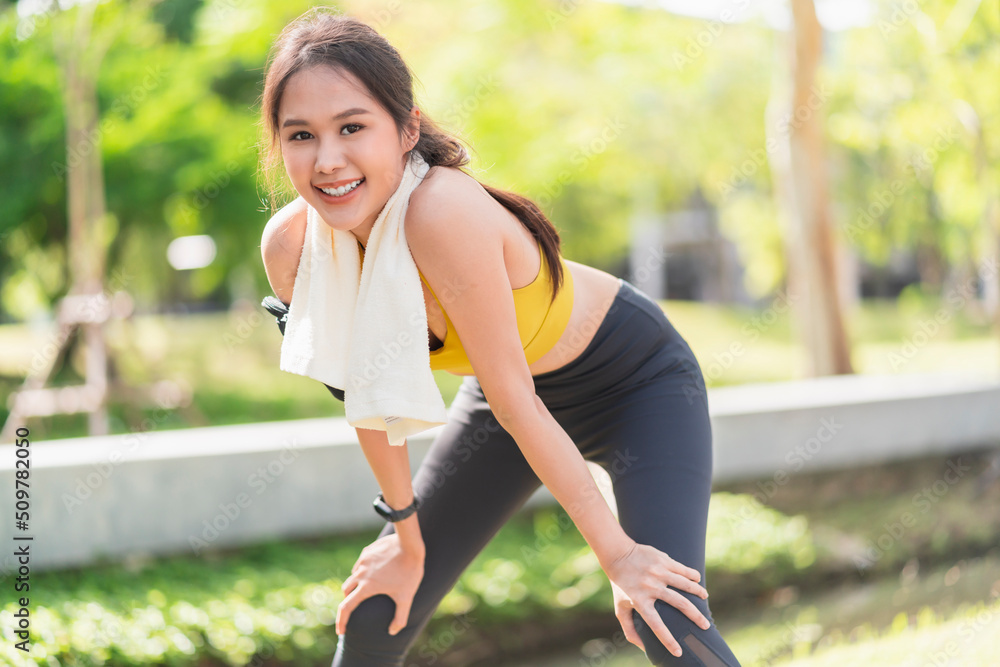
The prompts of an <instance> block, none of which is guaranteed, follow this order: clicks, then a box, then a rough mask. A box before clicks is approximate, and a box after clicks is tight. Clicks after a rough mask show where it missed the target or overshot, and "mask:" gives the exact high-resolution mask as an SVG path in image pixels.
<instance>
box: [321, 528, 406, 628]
mask: <svg viewBox="0 0 1000 667" xmlns="http://www.w3.org/2000/svg"><path fill="white" fill-rule="evenodd" d="M423 578H424V553H421V552H417V553H415V552H413V551H407V550H406V549H404V548H403V547H402V546H401V544H400V541H399V534H398V533H387V534H385V535H383V536H382V537H380V538H378V539H377V540H375V541H374V542H372V543H371V544H369V545H368V546H367V547H365V548H364V549H362V550H361V555H360V556H359V557H358V561H357V562H356V563H355V564H354V567H353V568H352V569H351V575H350V576H349V577H347V579H345V580H344V583H343V585H342V586H341V590H342V591H343V592H344V595H345V596H346V597H345V598H344V600H343V601H342V602H341V603H340V606H338V607H337V634H338V635H342V634H344V633H345V632H346V631H347V619H348V618H349V617H350V615H351V612H352V611H354V608H355V607H357V606H358V605H359V604H360V603H361V601H362V600H365V599H366V598H370V597H371V596H373V595H378V594H380V593H382V594H385V595H388V596H389V597H391V598H392V599H393V601H395V603H396V615H395V616H394V617H393V619H392V622H391V623H390V624H389V628H388V632H389V634H390V635H395V634H396V633H397V632H399V631H400V630H402V629H403V628H404V627H406V625H407V623H409V617H410V606H411V605H412V604H413V597H414V596H415V595H416V594H417V588H419V587H420V581H421V580H422V579H423Z"/></svg>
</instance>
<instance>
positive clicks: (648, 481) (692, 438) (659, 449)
mask: <svg viewBox="0 0 1000 667" xmlns="http://www.w3.org/2000/svg"><path fill="white" fill-rule="evenodd" d="M608 414H609V415H612V417H610V418H609V422H610V423H609V426H608V428H607V430H606V431H605V432H604V437H605V439H606V442H605V446H604V447H602V448H600V451H601V452H602V453H601V455H600V456H599V457H598V458H596V459H595V460H596V462H597V463H598V464H599V465H601V466H602V467H603V468H604V469H605V470H607V471H608V474H609V475H610V477H611V482H612V486H613V490H614V496H615V503H616V505H617V507H618V516H619V521H620V523H621V525H622V529H623V530H624V531H625V533H626V534H628V535H629V537H631V538H632V539H634V540H635V541H636V542H639V543H641V544H649V545H651V546H654V547H656V548H657V549H659V550H660V551H663V552H664V553H666V554H667V555H669V556H670V557H671V558H673V559H674V560H676V561H678V562H680V563H682V564H684V565H687V566H689V567H692V568H694V569H696V570H698V571H699V572H700V573H701V582H702V585H704V586H705V588H706V589H708V591H709V593H710V594H711V590H712V589H711V587H710V586H709V582H707V581H706V580H705V537H706V528H707V523H708V505H709V499H710V497H711V486H712V427H711V422H710V419H709V413H708V404H707V401H701V400H699V401H691V400H690V397H689V396H688V395H686V394H685V393H684V392H683V391H682V388H679V387H678V385H677V383H676V382H673V381H670V378H665V380H664V381H663V382H651V383H648V384H644V385H642V386H640V387H637V388H636V389H635V390H634V391H632V392H629V393H627V394H625V395H623V396H622V397H620V398H618V399H616V400H615V402H614V405H613V406H609V408H608ZM675 590H676V589H675ZM676 592H678V593H680V594H681V595H683V596H684V597H686V598H687V599H688V600H690V601H691V602H692V603H694V605H695V606H696V607H697V608H698V609H700V610H701V612H702V613H703V614H704V615H705V617H706V618H707V619H708V620H709V621H710V622H711V626H710V627H709V628H708V629H707V630H702V629H701V628H699V627H698V626H697V625H695V624H694V622H693V621H691V620H690V619H689V618H688V617H687V616H686V615H685V614H684V613H683V612H682V611H681V610H679V609H677V608H676V607H674V606H673V605H672V604H669V603H667V602H665V601H663V600H658V601H657V602H656V603H655V605H654V606H655V608H656V610H657V612H659V615H660V617H661V618H662V619H663V621H664V623H665V624H666V626H667V628H668V629H669V630H670V632H671V634H672V635H673V636H674V638H675V639H676V640H677V641H678V643H679V644H680V645H681V649H682V655H681V657H680V658H678V657H675V656H674V655H672V654H671V653H670V652H669V651H667V649H666V648H665V647H664V646H663V645H662V643H661V642H660V641H659V640H658V639H657V638H656V635H655V634H654V633H653V631H652V629H651V628H650V627H649V625H648V624H647V623H646V622H645V620H644V619H643V618H642V616H641V615H640V614H639V612H637V611H633V613H632V616H633V619H634V621H635V627H636V631H637V632H638V633H639V636H640V637H641V639H642V642H643V644H644V646H645V647H646V653H647V656H648V657H649V659H650V661H651V662H652V663H653V664H655V665H692V666H697V667H724V666H727V667H732V666H733V665H739V662H738V660H737V659H736V656H735V655H733V653H732V651H731V650H730V649H729V647H728V646H727V645H726V643H725V641H724V640H723V639H722V637H721V635H720V634H719V631H718V629H717V628H716V627H715V623H714V621H713V619H712V615H711V610H710V609H709V605H708V600H702V599H701V598H700V597H698V596H696V595H694V594H691V593H687V592H685V591H679V590H678V591H676Z"/></svg>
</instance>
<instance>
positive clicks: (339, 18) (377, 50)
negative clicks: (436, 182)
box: [261, 7, 563, 299]
mask: <svg viewBox="0 0 1000 667" xmlns="http://www.w3.org/2000/svg"><path fill="white" fill-rule="evenodd" d="M336 11H337V10H336V9H333V8H328V7H314V8H312V9H310V10H309V11H307V12H305V13H304V14H302V15H301V16H300V17H298V18H297V19H295V20H294V21H292V22H291V23H289V24H288V25H287V26H286V27H285V29H284V30H282V32H281V34H280V35H279V36H278V39H277V40H276V41H275V43H274V46H273V47H272V48H271V52H270V54H269V55H268V62H267V67H266V71H265V74H264V90H263V93H262V95H261V146H262V152H263V158H262V168H261V171H262V173H263V174H264V177H265V179H266V183H267V187H268V194H269V198H270V206H271V211H272V214H273V213H276V212H277V209H278V207H277V205H276V201H277V197H278V194H279V193H280V191H281V190H282V185H283V183H284V181H283V179H281V177H280V176H279V175H278V173H277V172H278V168H279V167H280V165H281V142H280V139H279V136H278V108H279V106H280V104H281V96H282V94H283V93H284V90H285V85H286V84H287V82H288V80H289V78H291V76H292V75H293V74H295V73H296V72H298V71H300V70H303V69H307V68H310V67H313V66H316V65H328V66H330V67H335V68H336V67H341V68H343V69H345V70H347V71H348V72H350V73H351V74H353V75H354V76H356V77H357V78H358V79H359V80H360V81H361V82H362V83H363V84H364V85H365V87H366V88H367V89H368V91H369V93H370V94H371V96H372V97H374V98H375V99H376V100H377V101H378V102H379V104H381V105H382V107H383V108H384V109H385V110H386V111H387V112H388V113H389V115H390V116H391V117H392V118H393V120H394V121H395V123H396V128H397V130H398V131H399V134H400V137H401V138H402V136H403V131H404V129H405V127H406V124H407V123H408V122H409V120H410V109H411V108H412V107H413V106H414V100H413V76H412V74H411V72H410V69H409V67H408V66H407V65H406V63H405V62H404V61H403V59H402V57H401V56H400V55H399V52H398V51H397V50H396V49H395V48H394V47H393V46H392V45H391V44H390V43H389V42H388V41H387V40H386V39H385V37H383V36H382V35H380V34H379V33H378V32H376V31H375V30H374V29H373V28H372V27H371V26H369V25H367V24H366V23H364V22H362V21H359V20H358V19H356V18H353V17H351V16H347V15H343V14H339V13H331V12H336ZM413 150H416V151H417V152H419V153H420V155H421V156H422V157H423V158H424V160H425V161H426V162H427V164H429V165H430V166H432V167H434V166H443V167H455V168H459V169H461V168H462V167H463V166H465V165H466V164H468V163H469V154H468V152H467V151H466V150H465V147H464V146H463V145H462V143H461V142H460V141H459V140H458V139H457V138H455V137H454V136H452V135H451V134H449V133H447V132H445V131H444V130H442V129H441V128H440V127H439V126H438V125H437V124H436V123H434V121H432V120H431V119H430V118H428V117H427V115H426V114H424V113H421V114H420V138H419V140H418V141H417V144H416V146H414V148H413ZM462 171H463V172H465V173H467V174H468V172H466V171H465V170H464V169H462ZM469 175H470V176H471V174H469ZM473 178H474V177H473ZM477 181H478V179H477ZM480 185H482V186H483V188H484V189H485V190H486V191H487V192H488V193H490V195H491V196H492V197H493V198H494V199H496V200H497V201H498V202H500V203H501V204H502V205H503V206H504V207H505V208H507V210H509V211H510V212H511V213H513V214H514V215H515V216H516V217H517V219H518V220H520V221H521V224H523V225H524V226H525V227H527V229H528V231H529V232H531V235H532V236H533V237H534V238H535V239H536V240H537V241H538V243H539V244H540V245H541V248H542V252H543V253H544V254H545V259H546V262H547V263H548V265H549V267H550V273H551V275H552V283H553V286H552V298H553V299H554V298H555V296H556V294H558V293H559V289H560V287H561V286H562V283H563V269H562V263H561V262H560V261H559V250H560V238H559V232H558V231H557V230H556V228H555V226H554V225H553V224H552V223H551V222H550V221H549V219H548V218H547V217H545V214H543V213H542V212H541V210H539V208H538V206H536V205H535V203H534V202H533V201H531V200H530V199H528V198H526V197H522V196H521V195H518V194H515V193H513V192H507V191H505V190H500V189H497V188H494V187H492V186H489V185H486V184H485V183H480Z"/></svg>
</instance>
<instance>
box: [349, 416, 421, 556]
mask: <svg viewBox="0 0 1000 667" xmlns="http://www.w3.org/2000/svg"><path fill="white" fill-rule="evenodd" d="M354 430H355V431H357V433H358V441H359V442H360V443H361V449H362V450H363V451H364V453H365V458H366V459H368V465H370V466H371V469H372V472H374V473H375V479H376V480H377V481H378V486H379V488H380V489H381V490H382V497H383V498H385V501H386V502H387V503H388V504H389V507H392V508H393V509H402V508H404V507H408V506H409V505H410V504H411V503H412V502H413V485H412V483H411V478H410V458H409V454H408V452H407V449H408V447H407V445H406V444H405V441H404V444H403V445H402V446H401V447H390V446H389V438H388V437H387V436H386V432H385V431H378V430H373V429H367V428H355V429H354ZM394 527H395V529H396V533H397V534H398V535H399V541H400V544H401V545H402V547H403V549H404V550H406V551H407V552H410V553H413V554H419V555H423V554H424V553H425V549H424V538H423V535H421V533H420V523H419V522H418V521H417V515H416V513H413V514H411V515H410V516H408V517H406V518H405V519H403V520H402V521H397V522H395V524H394Z"/></svg>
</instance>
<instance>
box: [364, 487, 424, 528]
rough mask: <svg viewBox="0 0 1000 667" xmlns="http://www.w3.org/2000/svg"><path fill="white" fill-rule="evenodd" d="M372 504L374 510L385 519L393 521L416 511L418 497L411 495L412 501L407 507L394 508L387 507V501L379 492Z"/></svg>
mask: <svg viewBox="0 0 1000 667" xmlns="http://www.w3.org/2000/svg"><path fill="white" fill-rule="evenodd" d="M372 504H373V505H374V506H375V511H376V512H378V513H379V514H381V515H382V516H383V517H384V518H385V519H386V520H387V521H392V522H393V523H395V522H396V521H402V520H403V519H405V518H406V517H408V516H410V515H411V514H413V513H414V512H416V511H417V508H418V507H420V499H419V498H417V497H416V496H413V503H411V504H410V506H409V507H404V508H403V509H401V510H394V509H392V508H391V507H389V503H387V502H385V498H383V497H382V494H381V493H380V494H378V497H377V498H375V502H373V503H372Z"/></svg>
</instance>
